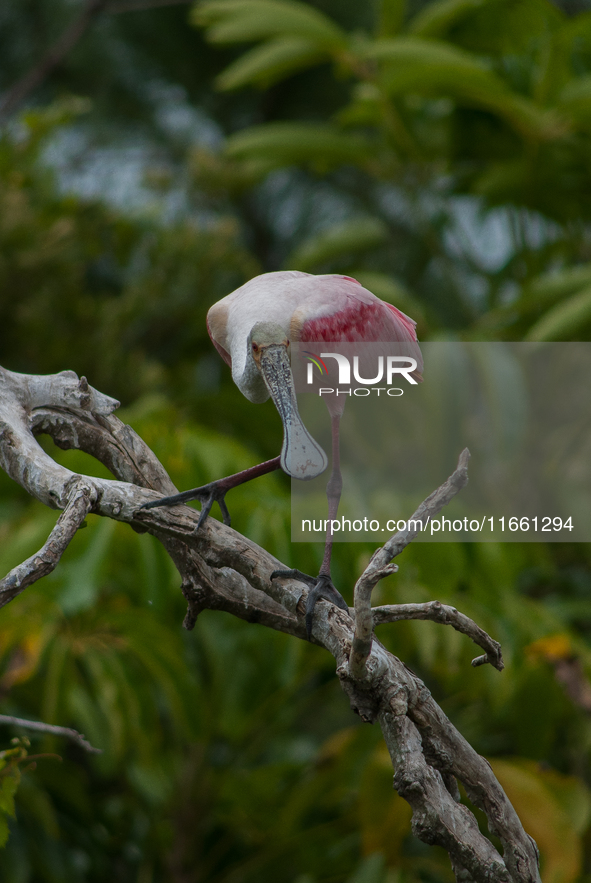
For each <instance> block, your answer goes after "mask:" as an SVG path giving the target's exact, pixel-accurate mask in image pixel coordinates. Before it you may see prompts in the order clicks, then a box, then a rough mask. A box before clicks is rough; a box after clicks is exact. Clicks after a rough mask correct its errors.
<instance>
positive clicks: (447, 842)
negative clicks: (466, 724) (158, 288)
mask: <svg viewBox="0 0 591 883" xmlns="http://www.w3.org/2000/svg"><path fill="white" fill-rule="evenodd" d="M116 406H117V403H116V402H115V401H114V400H113V399H110V398H108V397H107V396H103V395H101V394H100V393H98V392H97V391H96V390H93V389H92V388H91V387H89V386H88V384H87V383H86V381H84V379H82V380H81V381H79V380H78V378H77V377H76V375H75V374H73V373H72V372H63V373H61V374H57V375H51V376H49V377H29V376H25V375H19V374H14V373H12V372H9V371H5V370H3V369H0V465H1V466H2V467H3V468H4V469H5V470H6V471H7V472H8V474H9V475H11V476H12V477H13V478H14V479H15V481H17V482H18V483H19V484H21V485H22V487H24V488H25V489H26V490H27V491H28V492H29V493H30V494H32V495H33V496H34V497H36V498H37V499H38V500H41V501H42V502H43V503H45V504H46V505H48V506H52V507H53V508H59V509H62V510H64V512H63V515H62V516H60V519H58V524H59V525H60V527H59V530H58V532H57V533H56V534H55V535H54V533H55V530H57V528H58V525H56V529H54V531H53V532H52V535H51V536H50V538H49V540H48V543H47V544H46V545H45V546H44V547H43V550H41V552H40V553H39V554H38V556H33V559H31V560H32V562H33V563H32V564H31V563H30V562H25V563H24V564H23V565H21V566H20V567H21V568H24V571H23V573H22V579H28V580H29V582H28V583H27V584H30V582H32V581H33V580H34V579H35V578H38V577H39V576H41V575H42V574H43V572H46V571H44V570H43V568H44V567H45V566H49V567H50V568H51V565H52V564H53V566H55V563H54V562H57V560H59V555H60V554H61V552H62V551H63V549H64V548H65V546H66V545H67V543H68V542H69V540H70V539H71V536H72V535H73V532H74V531H75V525H76V524H77V522H78V523H79V521H80V520H81V519H82V518H83V515H82V512H83V511H84V510H85V508H86V506H87V505H88V506H89V507H90V511H92V512H93V513H95V514H97V515H102V516H106V517H108V518H114V519H116V520H118V521H123V522H127V523H128V524H130V525H131V526H132V527H133V528H134V529H135V530H139V531H149V532H150V533H151V534H153V535H154V536H155V537H157V538H158V539H159V540H160V541H161V542H162V543H163V544H164V546H165V548H166V550H167V551H168V554H169V555H170V556H171V558H172V560H173V561H174V563H175V565H176V567H177V569H178V571H179V573H180V575H181V580H182V591H183V594H184V596H185V598H186V599H187V603H188V610H187V616H186V618H185V625H186V627H187V628H191V627H192V626H193V625H194V623H195V619H196V617H197V616H198V615H199V613H200V611H201V610H204V609H215V610H224V611H226V612H228V613H232V614H233V615H234V616H238V617H240V618H241V619H244V620H246V621H249V622H258V623H261V624H263V625H266V626H268V627H269V628H273V629H276V630H278V631H282V632H285V633H287V634H290V635H293V636H295V637H298V638H302V639H303V640H305V639H306V628H305V621H304V616H305V601H306V594H307V591H306V587H305V586H304V585H303V584H302V583H300V582H298V581H297V580H293V579H276V580H271V579H270V576H271V574H272V573H273V571H275V570H281V569H285V567H284V565H282V564H281V562H279V561H277V559H275V558H274V557H273V556H271V555H269V553H268V552H266V551H265V550H264V549H261V548H260V547H259V546H257V545H256V544H255V543H252V542H251V541H250V540H248V539H247V538H246V537H244V536H241V535H240V534H239V533H237V532H236V531H234V530H232V528H229V527H226V526H225V525H223V524H220V523H219V522H217V521H215V520H214V519H212V518H209V519H208V520H207V522H206V523H205V525H204V526H203V527H202V528H201V529H200V530H199V532H198V533H197V532H196V527H197V521H198V518H199V513H198V512H197V511H196V510H194V509H192V508H190V507H188V506H183V505H180V506H174V507H171V508H164V507H163V508H157V509H150V510H146V509H140V506H141V505H142V504H143V503H145V502H148V501H149V500H152V499H155V496H156V495H158V496H160V495H162V494H167V495H168V494H172V493H174V492H175V491H176V488H174V485H173V484H172V482H171V480H170V478H169V477H168V475H167V473H166V471H165V470H164V468H163V466H162V465H161V464H160V462H159V461H158V460H157V458H156V457H155V455H154V454H153V453H152V451H151V450H150V449H149V448H148V447H147V446H146V445H145V444H144V442H143V441H142V440H141V439H140V438H139V437H138V436H137V435H136V434H135V433H134V431H133V430H132V429H131V428H130V427H127V426H124V425H123V424H122V423H121V422H120V421H119V420H118V419H117V418H116V417H115V416H114V415H113V413H112V412H113V410H114V409H115V407H116ZM41 432H46V433H48V434H49V435H51V436H52V437H53V438H54V440H55V442H56V444H58V445H59V446H61V447H63V448H68V447H75V448H79V449H80V450H84V451H86V452H87V453H90V454H92V455H93V456H94V457H96V458H97V459H98V460H100V461H101V462H102V463H105V464H106V465H107V466H108V468H109V469H110V470H111V472H112V473H113V475H114V476H115V478H114V479H99V478H94V477H91V476H80V475H75V474H73V473H72V472H70V470H68V469H66V468H64V467H62V466H59V465H58V464H57V463H56V462H55V461H54V460H53V459H52V458H51V457H49V456H48V455H47V454H46V453H45V452H44V451H43V450H42V448H41V447H40V446H39V445H38V444H37V442H36V440H35V438H34V434H35V433H41ZM467 460H468V454H467V452H464V453H463V454H462V456H461V458H460V463H459V465H458V469H457V470H456V471H455V472H454V474H453V475H452V476H451V478H450V479H448V481H447V482H445V484H444V485H442V487H441V488H439V489H438V491H436V492H435V493H434V494H432V495H431V496H430V497H429V498H428V499H427V500H425V502H424V503H422V504H421V506H420V507H419V508H418V509H417V512H416V513H415V516H413V517H415V518H417V519H419V520H420V521H421V523H423V524H424V523H426V520H427V519H428V518H429V517H431V516H432V515H433V514H435V512H437V511H439V509H440V508H441V507H442V506H443V505H445V504H446V503H447V502H448V501H449V499H451V497H452V496H453V495H454V494H455V493H457V491H458V490H459V489H460V488H461V487H463V485H464V484H465V483H466V481H467ZM87 511H88V510H87ZM62 519H63V520H62ZM60 522H61V524H60ZM419 529H420V528H419ZM414 535H416V531H415V533H414V534H413V531H412V530H409V531H407V532H405V533H404V534H396V535H395V536H394V537H392V538H391V539H390V540H389V541H388V542H387V543H386V544H385V546H384V547H383V548H382V549H379V550H378V552H377V553H376V554H375V555H374V556H373V558H372V560H371V562H370V564H369V566H368V567H367V568H366V570H365V572H364V574H363V575H362V577H361V579H360V581H359V583H358V591H357V592H356V595H357V597H356V617H357V634H356V633H355V623H354V621H353V619H352V618H351V616H350V615H348V614H347V613H346V612H345V611H343V610H340V609H339V608H337V607H335V606H334V605H332V604H330V603H328V602H326V601H323V600H321V601H319V602H318V604H317V606H316V610H315V614H314V623H313V631H312V637H313V640H314V641H315V642H316V643H318V644H320V645H321V646H323V647H324V648H325V649H326V650H328V651H329V652H330V653H331V654H332V655H333V656H334V658H335V661H336V671H337V675H338V676H339V678H340V681H341V685H342V687H343V689H344V690H345V692H346V694H347V695H348V697H349V701H350V703H351V707H352V708H353V710H354V711H355V712H357V713H358V714H359V715H360V716H361V717H362V719H363V720H365V721H370V722H374V721H379V722H380V724H381V727H382V730H383V732H384V737H385V739H386V742H387V744H388V748H389V750H390V754H391V756H392V760H393V763H394V767H395V771H396V774H395V779H394V783H395V787H397V788H398V790H399V791H400V793H401V794H402V795H403V796H404V797H405V798H406V799H407V800H408V802H409V803H410V805H411V806H412V809H413V828H414V831H415V833H416V834H417V836H419V837H420V838H421V839H422V840H424V841H425V842H427V843H433V844H439V845H440V846H443V847H444V848H445V849H447V851H448V853H449V855H450V858H451V862H452V866H453V868H454V872H455V873H456V876H457V877H458V879H462V880H466V879H467V877H468V876H469V877H470V878H471V879H472V880H475V881H479V883H480V881H481V883H496V881H499V883H500V881H511V883H539V879H540V878H539V873H538V860H537V850H536V846H535V843H534V842H533V841H532V840H531V838H530V837H529V836H528V835H527V834H526V833H525V831H524V830H523V828H522V826H521V823H520V821H519V819H518V817H517V814H516V813H515V810H514V809H513V807H512V806H511V804H510V802H509V800H508V799H507V796H506V795H505V793H504V792H503V790H502V788H501V786H500V785H499V783H498V782H497V780H496V779H495V777H494V775H493V773H492V770H491V768H490V766H489V764H488V763H487V761H486V760H485V759H484V758H482V757H480V756H479V755H478V754H477V753H476V752H475V751H474V749H473V748H471V746H470V745H469V744H468V743H467V742H466V740H465V739H464V738H463V736H462V735H461V734H460V733H459V732H458V731H457V730H456V729H455V727H454V726H453V724H452V723H451V722H450V721H449V720H448V719H447V718H446V716H445V715H444V714H443V712H442V711H441V709H440V708H439V706H438V705H437V703H436V702H435V701H434V700H433V698H432V697H431V695H430V693H429V691H428V690H427V688H426V687H425V685H424V684H423V683H422V681H421V680H420V679H419V678H418V677H416V675H414V674H413V673H412V672H411V671H410V670H409V669H408V668H407V667H406V666H405V665H404V663H403V662H401V660H399V659H397V658H396V657H395V656H393V655H392V654H391V653H388V652H387V651H386V649H385V648H384V647H383V646H382V644H381V643H380V642H379V641H377V640H373V641H372V640H371V635H372V629H373V625H374V616H375V617H376V619H375V622H377V621H378V620H379V618H380V616H381V617H386V618H387V617H388V616H390V618H391V610H388V609H386V612H384V608H377V613H376V612H375V611H372V610H371V602H370V599H371V590H372V588H373V586H374V585H375V584H376V583H377V581H378V580H379V579H381V578H382V576H384V575H386V573H391V572H393V570H394V569H395V567H394V566H393V565H391V564H390V561H391V560H392V558H393V557H395V556H396V555H397V554H398V553H399V552H400V551H401V550H402V549H403V548H404V547H405V546H406V545H407V544H408V543H409V542H410V541H411V540H412V539H413V536H414ZM44 550H45V552H44ZM42 553H43V555H42ZM44 556H45V557H44ZM36 558H39V559H40V560H42V561H43V562H45V558H47V559H48V561H49V564H47V565H46V564H44V563H43V564H36V563H35V559H36ZM16 571H19V568H16V569H15V572H16ZM15 572H13V574H10V575H9V577H7V578H6V579H7V580H10V579H11V578H12V579H13V583H11V584H10V586H8V585H7V586H6V588H7V589H8V588H10V587H11V590H12V591H14V590H15V589H20V587H19V586H17V585H16V579H17V578H21V576H20V571H19V573H18V574H16V573H15ZM4 582H5V583H6V580H5V581H4ZM21 585H22V582H21ZM12 597H14V595H13V596H12ZM358 602H359V603H358ZM402 606H406V605H399V609H398V613H399V614H401V610H400V608H401V607H402ZM441 608H442V610H443V613H441V611H439V613H437V608H435V607H434V606H433V605H432V606H431V608H430V611H431V613H432V614H433V615H434V617H435V618H438V617H439V621H445V622H449V624H452V625H454V627H456V628H459V629H460V630H464V631H465V633H466V634H469V635H470V637H472V638H473V639H476V637H478V638H479V640H477V643H480V646H483V648H484V649H485V651H486V654H487V659H488V661H490V662H492V663H493V664H495V663H494V660H495V659H496V661H497V663H498V662H500V650H498V651H497V650H496V649H495V648H498V645H496V642H493V641H492V639H489V638H488V636H486V635H485V633H484V632H482V634H481V630H480V631H477V629H478V627H477V626H475V624H472V625H473V626H474V629H472V626H471V625H469V623H470V622H471V621H470V620H468V618H467V617H465V618H462V615H461V614H459V613H458V612H457V611H455V612H452V611H453V608H443V605H441ZM427 609H428V605H424V606H423V611H422V612H423V614H425V612H426V610H427ZM380 611H382V612H380ZM415 612H416V611H415ZM406 613H407V614H408V613H409V611H408V610H407V611H406ZM435 613H437V616H435ZM443 615H445V619H444V620H442V619H441V617H442V616H443ZM398 618H400V615H399V617H398ZM381 621H385V620H384V619H382V620H381ZM360 623H361V626H360ZM483 635H484V637H482V636H483ZM355 639H357V641H358V644H357V647H358V648H359V646H360V645H359V641H365V642H366V644H365V646H362V647H361V649H362V651H363V652H362V656H363V665H362V666H360V667H357V666H356V664H355V663H353V664H350V659H351V657H352V652H353V650H352V648H353V644H354V641H355ZM482 641H484V644H483V643H481V642H482ZM488 642H490V643H488ZM368 644H369V646H367V645H368ZM497 652H498V655H495V654H497ZM496 667H497V668H498V667H499V665H498V664H497V666H496ZM457 781H460V782H462V783H463V785H464V787H465V789H466V793H467V794H468V797H469V799H470V800H471V801H472V803H473V804H474V805H476V806H477V807H479V808H480V809H482V810H483V811H484V812H485V814H486V816H487V819H488V825H489V829H490V831H491V832H492V833H493V834H494V835H495V836H496V837H498V838H499V840H500V842H501V843H502V848H503V853H502V855H501V854H500V853H499V852H498V851H497V850H496V849H495V847H494V846H493V844H492V843H491V842H490V840H488V839H487V838H486V837H485V836H484V835H482V834H481V833H480V832H479V830H478V825H477V824H476V820H475V819H474V816H473V815H472V813H471V812H470V810H469V809H468V808H467V807H465V806H462V805H461V804H460V803H458V802H457V799H458V789H457Z"/></svg>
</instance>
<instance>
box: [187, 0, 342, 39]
mask: <svg viewBox="0 0 591 883" xmlns="http://www.w3.org/2000/svg"><path fill="white" fill-rule="evenodd" d="M193 21H194V22H195V24H198V25H202V26H206V27H207V28H208V31H207V34H208V38H209V39H210V40H211V41H212V42H213V43H241V42H246V41H249V40H261V39H265V38H267V37H275V36H280V35H281V36H282V35H289V36H291V37H298V38H301V39H304V40H310V41H311V42H312V43H314V44H315V45H317V46H318V47H336V46H343V45H346V35H345V33H344V32H343V31H342V30H341V29H340V28H339V27H338V26H337V25H336V24H335V23H334V22H333V21H331V20H330V19H329V18H328V17H327V16H325V15H323V13H322V12H320V11H319V10H317V9H314V8H313V7H311V6H309V5H308V4H307V3H298V2H296V0H206V2H204V3H199V4H198V5H197V6H196V7H195V9H194V12H193Z"/></svg>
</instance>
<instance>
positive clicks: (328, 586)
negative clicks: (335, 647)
mask: <svg viewBox="0 0 591 883" xmlns="http://www.w3.org/2000/svg"><path fill="white" fill-rule="evenodd" d="M276 577H282V578H283V579H297V580H298V582H301V583H304V585H306V586H308V589H309V591H308V600H307V601H306V633H307V635H308V640H310V639H311V637H312V621H313V618H314V608H315V607H316V603H317V601H319V600H320V598H322V599H323V600H324V601H330V603H331V604H335V605H336V606H337V607H340V609H341V610H346V611H347V613H348V612H349V605H348V604H347V602H346V601H345V599H344V598H343V596H342V595H341V593H340V592H339V591H338V589H336V588H335V587H334V585H333V582H332V580H331V578H330V574H328V573H319V574H318V576H308V574H307V573H302V571H301V570H274V571H273V573H272V574H271V579H275V578H276Z"/></svg>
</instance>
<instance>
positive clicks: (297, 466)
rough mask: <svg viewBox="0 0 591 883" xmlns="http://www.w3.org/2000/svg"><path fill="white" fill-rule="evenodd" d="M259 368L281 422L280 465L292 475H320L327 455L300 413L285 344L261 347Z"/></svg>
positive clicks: (306, 476) (308, 476) (301, 477)
mask: <svg viewBox="0 0 591 883" xmlns="http://www.w3.org/2000/svg"><path fill="white" fill-rule="evenodd" d="M259 365H260V371H261V374H262V375H263V379H264V381H265V385H266V387H267V389H268V390H269V393H270V395H271V398H272V399H273V402H274V404H275V407H276V408H277V410H278V412H279V416H280V417H281V421H282V423H283V447H282V449H281V468H282V469H283V471H284V472H287V474H288V475H291V476H292V477H293V478H299V479H302V480H304V481H307V480H309V479H311V478H316V477H317V476H318V475H321V474H322V473H323V472H324V470H325V469H326V467H327V466H328V459H327V457H326V454H325V453H324V451H323V450H322V448H321V447H320V445H319V444H317V443H316V442H315V441H314V439H313V438H312V436H311V435H310V433H309V432H308V430H307V429H306V427H305V426H304V424H303V423H302V418H301V417H300V414H299V411H298V406H297V402H296V394H295V388H294V385H293V377H292V373H291V365H290V364H289V355H288V353H287V347H285V346H283V345H282V344H270V345H269V346H265V347H262V348H261V356H260V362H259Z"/></svg>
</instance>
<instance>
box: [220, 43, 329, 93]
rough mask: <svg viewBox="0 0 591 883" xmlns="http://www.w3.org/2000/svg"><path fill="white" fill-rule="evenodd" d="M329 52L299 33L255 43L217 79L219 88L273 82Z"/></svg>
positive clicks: (237, 87) (323, 56)
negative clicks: (255, 44)
mask: <svg viewBox="0 0 591 883" xmlns="http://www.w3.org/2000/svg"><path fill="white" fill-rule="evenodd" d="M325 57H326V53H325V52H323V51H322V50H320V49H319V48H318V46H316V45H314V44H313V43H311V42H310V41H309V40H302V39H301V38H299V37H279V38H277V39H276V40H269V41H268V42H266V43H263V45H262V46H256V47H255V48H254V49H251V50H250V52H246V53H245V54H244V55H241V56H240V58H239V59H238V60H237V61H235V62H234V64H231V65H230V66H229V67H228V68H226V70H225V71H224V72H223V74H220V76H219V77H218V78H217V80H216V82H217V85H218V87H219V88H220V89H224V90H228V89H239V88H240V87H241V86H246V85H248V84H250V83H257V84H259V85H263V86H270V85H271V84H272V83H276V82H277V81H278V80H281V79H282V77H283V76H285V75H286V74H290V73H292V72H293V71H296V70H301V69H302V68H306V67H309V66H311V65H313V64H317V63H318V62H319V61H322V60H323V59H324V58H325Z"/></svg>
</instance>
